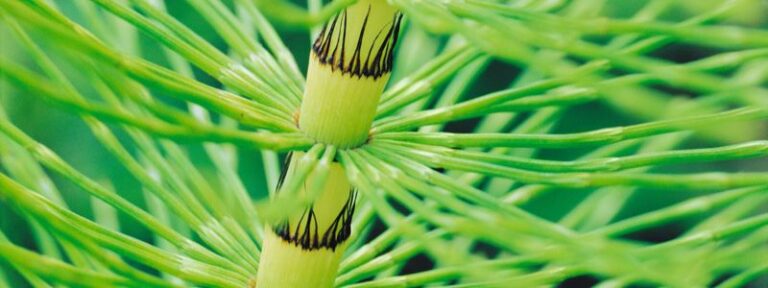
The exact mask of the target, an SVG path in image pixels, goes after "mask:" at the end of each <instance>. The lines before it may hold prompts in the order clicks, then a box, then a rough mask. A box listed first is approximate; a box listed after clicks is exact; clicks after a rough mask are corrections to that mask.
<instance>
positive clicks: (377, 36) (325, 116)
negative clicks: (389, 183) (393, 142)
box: [256, 0, 402, 288]
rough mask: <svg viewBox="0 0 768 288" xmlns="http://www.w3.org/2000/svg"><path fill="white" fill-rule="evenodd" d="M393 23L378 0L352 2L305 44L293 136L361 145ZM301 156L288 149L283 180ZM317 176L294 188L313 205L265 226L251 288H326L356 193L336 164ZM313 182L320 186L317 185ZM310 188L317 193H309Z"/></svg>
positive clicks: (381, 81)
mask: <svg viewBox="0 0 768 288" xmlns="http://www.w3.org/2000/svg"><path fill="white" fill-rule="evenodd" d="M401 21H402V16H401V14H400V13H399V12H398V11H397V10H396V9H395V8H394V7H391V6H389V5H388V4H387V3H386V0H360V1H358V2H357V3H356V4H354V5H352V6H350V7H348V8H347V9H345V10H343V11H341V12H340V13H339V14H338V15H336V16H335V17H334V18H333V19H331V20H330V21H329V22H328V23H326V24H325V26H324V27H323V28H322V30H321V32H320V34H319V35H318V37H317V39H316V40H315V42H314V44H313V45H312V52H311V56H310V60H309V68H308V72H307V85H306V90H305V92H304V99H303V101H302V104H301V110H300V111H299V114H298V115H297V116H298V125H299V129H300V130H301V131H303V132H304V133H305V134H307V135H308V136H309V137H311V138H312V139H314V140H315V141H316V142H318V143H323V144H327V145H330V146H335V147H337V148H339V149H349V148H355V147H358V146H360V145H362V144H364V143H365V142H366V141H367V139H368V133H369V130H370V128H371V123H372V122H373V118H374V116H375V113H376V105H377V104H378V103H379V98H380V96H381V94H382V91H383V90H384V86H385V85H386V83H387V80H389V76H390V72H391V70H392V63H393V57H394V56H393V51H394V49H395V46H396V44H397V38H398V32H399V30H400V24H401ZM301 155H303V153H302V152H295V153H294V155H293V156H294V157H292V159H289V160H288V161H287V162H288V166H287V169H286V170H285V171H284V174H285V175H284V180H285V181H291V178H292V177H294V175H293V174H292V172H293V171H294V170H295V166H296V165H299V161H298V159H300V158H301ZM318 174H321V173H319V172H317V171H314V172H312V173H311V174H310V175H309V177H308V178H307V180H306V183H305V185H302V188H301V189H300V191H299V193H303V194H305V195H313V194H315V193H317V195H318V196H317V197H314V198H315V199H316V200H315V201H314V202H313V203H312V204H311V205H309V206H308V207H306V209H304V210H303V211H302V212H301V213H299V214H296V215H292V216H290V217H288V219H286V220H285V221H283V222H281V223H279V224H276V225H272V227H271V229H269V230H270V231H269V232H268V233H267V235H266V236H265V239H264V247H263V249H262V257H261V263H260V266H259V272H258V275H257V281H256V284H257V285H258V287H259V288H265V287H331V286H332V285H333V282H334V279H335V277H336V272H337V269H338V266H339V262H340V259H341V256H342V255H343V253H344V250H345V248H346V247H347V245H348V241H347V239H348V238H349V235H350V234H351V224H352V216H353V214H354V210H355V202H356V198H357V192H356V191H355V190H354V188H353V187H352V186H351V185H350V183H349V181H348V180H347V178H346V176H345V173H344V170H343V168H342V167H341V165H339V164H338V163H330V165H329V169H328V170H327V174H324V175H318ZM317 178H325V179H323V180H320V179H317ZM314 181H324V182H323V184H322V185H319V186H318V185H313V184H314V183H315V182H314ZM278 186H279V184H278ZM313 186H317V187H318V188H319V191H311V190H312V187H313ZM278 190H279V188H278ZM309 198H312V197H309Z"/></svg>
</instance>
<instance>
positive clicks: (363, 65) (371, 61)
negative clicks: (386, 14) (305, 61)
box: [312, 6, 403, 79]
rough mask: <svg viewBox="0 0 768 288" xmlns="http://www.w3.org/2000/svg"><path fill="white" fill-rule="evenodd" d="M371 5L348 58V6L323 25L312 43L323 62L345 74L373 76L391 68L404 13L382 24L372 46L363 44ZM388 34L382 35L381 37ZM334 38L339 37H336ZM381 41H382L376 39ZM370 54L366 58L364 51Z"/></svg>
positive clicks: (318, 57) (378, 75)
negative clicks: (387, 24)
mask: <svg viewBox="0 0 768 288" xmlns="http://www.w3.org/2000/svg"><path fill="white" fill-rule="evenodd" d="M370 13H371V7H370V6H368V10H367V12H366V14H365V18H364V19H363V25H362V27H360V34H359V37H358V39H357V44H356V45H355V50H354V51H352V54H351V56H350V57H349V59H346V57H345V55H349V54H348V53H346V51H345V50H346V43H347V28H348V25H347V18H348V17H347V10H346V9H345V10H344V11H342V12H341V13H339V14H337V15H336V16H335V17H334V18H333V20H331V21H330V22H328V23H326V24H325V25H323V28H322V30H321V31H320V34H319V35H318V36H317V39H315V42H314V43H313V44H312V53H314V55H315V56H316V57H317V59H318V60H319V61H320V63H322V64H328V65H330V66H331V69H332V70H334V71H335V70H336V69H338V70H339V71H341V73H342V74H350V75H355V76H358V77H373V78H374V79H376V78H379V77H381V76H382V75H384V74H386V73H388V72H390V71H392V65H393V62H394V56H393V54H394V51H395V46H396V45H397V40H398V35H399V34H400V33H399V32H400V26H401V24H402V22H403V14H402V13H399V12H398V13H396V14H395V15H394V16H393V17H392V21H391V22H390V24H389V26H388V28H387V27H382V28H381V29H380V30H379V31H378V33H377V35H376V37H375V38H374V40H373V41H372V43H371V45H370V46H369V47H363V37H364V36H365V32H366V30H367V27H368V16H370ZM382 34H385V36H384V37H383V39H381V40H380V39H379V38H380V37H381V35H382ZM334 38H335V40H336V41H334ZM377 41H378V42H380V43H377ZM365 50H367V51H368V54H367V55H365V59H362V58H363V54H362V53H363V51H365Z"/></svg>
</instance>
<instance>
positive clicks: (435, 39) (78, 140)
mask: <svg viewBox="0 0 768 288" xmlns="http://www.w3.org/2000/svg"><path fill="white" fill-rule="evenodd" d="M2 1H8V0H2ZM10 1H15V0H10ZM75 1H87V0H57V1H55V2H56V3H57V5H58V6H59V7H61V8H63V9H64V10H65V11H66V12H67V14H68V15H70V17H71V18H72V19H74V20H75V21H78V22H81V23H82V22H83V17H82V15H79V14H78V13H77V12H76V10H75V9H73V7H74V2H75ZM225 2H228V1H225ZM607 2H608V3H607V4H606V5H605V9H604V10H605V11H603V14H605V15H611V16H612V17H616V18H623V17H627V16H629V15H631V14H632V12H633V11H636V10H637V9H638V7H642V5H644V3H646V2H647V1H640V0H633V1H607ZM678 2H679V3H677V4H676V5H674V8H673V9H669V10H670V11H668V12H667V13H666V14H665V15H663V17H662V19H665V20H669V21H675V22H678V21H681V20H684V19H687V18H689V17H692V16H694V15H697V14H698V13H700V12H701V11H706V10H707V9H710V8H711V7H713V5H716V4H718V2H720V0H702V1H678ZM745 2H749V1H745ZM764 2H768V1H763V3H760V1H754V5H756V6H752V5H743V7H740V9H736V10H735V11H734V13H732V15H731V16H730V18H729V20H727V21H728V22H730V23H732V24H737V25H744V26H751V27H761V28H768V24H767V23H768V8H766V7H767V6H768V5H765V3H764ZM296 3H297V4H298V5H304V2H299V1H296ZM166 5H167V8H168V11H170V13H171V14H172V15H173V16H174V17H176V18H178V19H179V20H181V21H182V22H183V23H184V24H186V25H187V26H189V27H191V28H192V29H193V30H194V31H196V32H197V33H199V34H200V35H202V36H203V37H204V38H205V39H207V40H208V41H209V42H211V43H213V44H214V45H215V46H217V47H219V48H220V49H222V50H226V49H227V47H226V45H225V43H224V41H223V40H222V39H221V38H220V37H219V36H218V35H217V34H216V33H215V31H214V30H213V29H212V28H211V27H210V26H209V25H208V24H207V23H206V21H204V19H203V18H202V17H201V16H200V15H198V14H197V13H196V12H195V10H194V9H192V8H191V7H188V6H187V4H186V3H185V1H180V0H170V1H166ZM268 16H269V15H268ZM277 29H278V31H279V33H280V35H281V36H282V38H283V40H284V41H285V42H286V44H287V46H288V47H289V48H290V49H291V50H292V51H293V53H294V55H295V57H296V59H297V62H298V63H299V65H300V66H301V68H302V70H305V68H306V63H307V60H308V55H309V47H310V43H311V41H310V36H309V34H308V31H306V30H305V29H302V28H298V27H286V26H281V25H279V23H278V25H277ZM404 33H405V34H404V36H403V42H402V43H401V46H406V45H408V46H411V47H413V46H417V47H419V49H410V50H407V51H405V50H403V49H401V51H399V56H398V61H397V62H396V64H395V67H396V71H395V73H394V74H393V78H392V81H391V82H390V83H392V82H395V81H397V79H400V78H402V77H404V76H406V75H408V74H409V73H411V72H412V71H415V70H416V69H418V68H419V67H421V66H422V65H423V64H424V63H426V62H427V61H429V60H430V59H432V57H433V55H435V53H438V52H439V51H441V50H442V49H443V48H444V47H445V45H447V43H448V38H449V37H447V36H445V35H434V34H430V33H429V32H427V31H424V30H422V29H421V28H420V27H418V26H415V25H413V24H412V23H411V25H408V26H407V29H405V30H404ZM409 35H420V36H419V37H409ZM425 36H426V37H425ZM414 39H418V40H414ZM592 40H593V41H595V42H598V43H599V42H601V41H603V42H604V41H605V39H599V38H598V39H592ZM16 41H17V40H16V39H14V35H13V34H12V33H10V31H9V30H8V29H7V27H5V26H4V25H2V24H0V54H2V55H1V56H0V57H6V58H9V59H12V60H13V61H15V62H17V63H24V64H25V65H26V66H27V67H31V68H34V65H33V63H32V61H31V60H30V59H29V58H28V55H26V53H25V51H24V50H23V48H22V47H20V45H19V44H18V43H17V42H16ZM139 41H140V48H141V54H142V55H143V57H145V58H147V59H151V60H153V61H156V62H157V63H160V64H163V65H167V62H166V60H165V59H164V58H163V56H162V55H160V51H161V50H160V49H159V48H160V46H159V45H158V44H157V43H156V42H155V41H154V40H151V39H149V38H148V37H146V36H144V35H142V36H141V37H140V38H139ZM408 41H418V43H408ZM41 44H42V45H43V48H44V49H59V48H57V47H56V46H55V45H47V44H46V43H41ZM720 52H722V51H718V50H712V49H709V48H702V47H696V46H688V45H668V46H666V47H664V48H662V49H660V50H657V51H655V52H653V53H652V55H653V56H655V57H659V58H663V59H667V60H671V61H675V62H688V61H692V60H696V59H700V58H703V57H706V56H710V55H713V54H716V53H720ZM763 64H765V65H768V63H763ZM64 67H66V69H65V72H66V73H68V75H72V76H74V79H75V81H76V82H77V81H78V78H77V75H78V69H77V67H72V66H64ZM526 68H529V67H520V66H516V65H515V64H513V63H506V62H503V61H492V62H491V63H490V64H489V65H488V66H487V68H486V69H485V71H484V72H483V73H482V74H481V75H480V76H479V77H478V79H477V80H476V81H475V83H474V84H473V85H472V87H471V88H470V89H469V91H468V93H466V95H465V96H464V98H471V97H476V96H479V95H483V94H485V93H488V92H492V91H496V90H500V89H504V88H507V87H509V86H510V85H511V84H513V83H514V81H515V80H516V77H517V76H518V75H519V74H520V73H521V71H523V70H524V69H526ZM195 72H196V77H197V78H198V79H199V80H201V81H203V82H206V83H208V84H210V85H214V86H218V87H221V85H220V84H219V83H218V82H216V81H215V80H214V79H213V78H211V77H210V76H208V75H205V74H204V73H201V72H200V71H195ZM1 77H2V75H0V78H1ZM79 81H86V80H84V79H79ZM81 86H87V85H81ZM655 88H657V89H659V91H663V92H666V93H668V94H669V95H670V97H680V98H694V97H697V95H696V94H695V93H692V92H690V91H685V90H681V89H672V88H669V87H655ZM442 89H444V87H443V88H442ZM435 92H436V95H439V94H440V93H441V92H442V91H440V90H438V91H435ZM433 101H434V100H433ZM175 104H176V105H182V103H175ZM0 106H2V108H3V109H4V110H5V111H6V112H7V113H8V114H9V117H10V119H11V120H12V122H13V123H15V124H16V125H17V126H19V127H20V128H22V130H24V131H25V132H26V133H28V134H29V135H31V136H32V137H34V138H35V139H37V140H38V141H40V142H42V143H44V144H46V145H48V146H49V147H50V148H51V149H53V150H54V151H56V152H58V154H59V155H61V156H63V157H64V159H65V160H66V161H68V162H69V163H71V164H72V165H73V166H74V167H77V168H78V169H79V170H80V171H82V172H83V173H85V174H87V175H89V176H91V177H92V178H94V179H97V180H98V181H100V182H102V183H103V184H106V185H109V186H112V187H115V188H116V189H117V191H118V192H119V193H120V194H121V195H122V196H123V197H125V198H126V199H129V200H130V201H131V202H133V203H138V205H139V206H140V207H146V205H147V204H146V199H145V198H144V193H143V192H142V191H141V187H140V185H139V184H138V182H137V181H136V180H134V179H133V178H132V177H130V176H127V175H129V173H128V172H127V171H125V169H124V168H123V167H122V166H121V165H120V163H119V162H117V161H116V160H115V159H114V158H113V157H112V156H111V155H110V154H109V153H108V152H107V151H105V149H104V148H103V147H102V146H101V145H99V144H98V142H97V141H96V140H95V138H94V137H93V136H92V135H91V133H90V131H89V129H88V128H87V127H86V126H85V125H84V123H83V122H82V120H81V119H80V118H79V117H78V116H77V115H75V114H73V113H70V112H69V111H64V110H61V109H59V108H58V107H56V106H52V105H50V104H49V103H46V102H44V101H42V100H41V99H40V98H39V97H35V96H34V95H31V94H30V92H29V91H25V90H24V89H19V87H10V86H9V85H8V83H7V82H5V81H2V80H0ZM524 118H525V116H524V115H523V116H522V117H521V118H519V119H524ZM641 121H642V119H640V118H639V117H636V115H632V113H626V112H623V111H618V110H617V109H616V107H615V106H614V105H611V103H603V102H597V103H590V104H586V105H579V106H575V107H573V108H572V109H570V110H569V112H568V113H566V114H565V115H564V117H563V118H562V119H561V120H560V121H559V122H558V124H557V126H556V128H555V130H554V133H568V132H578V131H586V130H591V129H596V128H603V127H610V126H617V125H627V124H634V123H639V122H641ZM477 124H478V120H477V119H470V120H467V121H461V122H457V123H452V124H450V125H448V126H447V128H446V129H447V130H449V131H454V132H470V131H472V130H473V129H474V128H475V127H476V125H477ZM514 124H515V123H511V125H510V127H509V128H512V127H513V126H514ZM756 127H757V128H755V130H754V131H730V132H726V133H730V134H733V135H731V136H733V137H732V138H731V139H730V140H732V141H735V140H744V139H742V138H743V137H742V135H741V134H744V135H743V136H744V137H747V138H755V137H757V138H758V139H768V129H766V127H765V126H756ZM122 136H123V137H124V136H125V135H122ZM729 138H730V137H724V139H719V140H713V139H696V140H695V141H691V142H689V143H686V144H685V145H684V146H683V147H681V148H693V147H706V146H711V145H712V143H713V142H712V141H718V142H715V143H720V144H723V143H722V142H719V141H725V142H729V141H728V140H729ZM185 146H186V147H187V149H188V150H189V151H190V154H191V155H192V157H193V159H194V161H195V163H196V164H197V167H198V168H200V169H201V170H202V171H204V172H207V173H214V168H213V166H212V164H211V163H210V161H209V160H208V159H207V158H205V157H204V156H203V155H204V153H203V151H202V148H201V145H198V144H194V143H189V144H186V145H185ZM588 151H589V149H566V150H551V151H549V150H544V151H541V153H539V154H538V157H540V158H543V159H558V160H570V159H574V158H576V157H578V156H580V155H582V154H583V153H585V152H588ZM631 152H632V151H630V153H631ZM3 156H4V155H0V160H2V157H3ZM261 161H262V160H261V155H260V153H259V152H258V151H255V150H240V157H239V163H240V174H241V177H242V179H243V181H244V183H245V185H246V187H247V188H248V191H249V193H250V194H251V196H252V198H253V199H254V200H257V199H264V198H265V197H266V195H267V191H268V190H267V184H266V180H265V177H264V173H263V171H262V164H261ZM0 169H2V168H0ZM717 170H724V171H766V170H768V161H766V160H765V159H752V160H738V161H726V162H716V163H711V164H696V165H681V166H670V167H665V168H663V169H654V171H659V172H661V171H665V172H684V171H685V172H697V171H717ZM49 175H50V177H51V178H52V179H53V181H54V182H55V183H56V185H57V186H58V188H59V189H60V191H61V193H62V194H63V196H64V200H65V201H66V202H67V204H68V205H69V207H71V209H72V210H73V211H75V212H76V213H78V214H80V215H83V216H85V217H88V218H92V217H93V213H94V209H93V200H91V198H90V197H89V196H88V194H87V193H85V192H83V191H81V190H80V189H79V188H77V187H75V186H74V185H73V184H71V183H69V182H68V181H66V180H64V179H62V178H61V177H59V176H57V175H56V174H55V173H49ZM212 178H213V177H212ZM590 191H592V190H565V189H563V190H561V191H558V192H556V193H549V194H546V195H544V196H542V197H538V198H536V199H535V200H534V201H532V202H530V203H528V204H526V205H525V206H524V208H525V209H526V210H528V211H531V212H533V213H535V214H537V215H540V216H542V217H544V218H547V219H552V220H557V219H559V218H560V217H561V216H563V215H564V214H565V213H567V212H568V211H569V210H570V209H572V208H573V207H574V206H575V205H576V204H577V203H579V202H580V201H581V200H582V199H584V198H585V197H586V196H587V195H588V193H589V192H590ZM699 193H701V192H699V191H670V190H659V191H657V190H647V191H646V190H643V191H639V192H638V193H635V194H634V195H633V196H632V198H631V199H630V200H629V202H628V203H629V204H628V205H626V206H625V207H623V208H622V209H621V212H620V214H619V215H618V218H619V219H621V218H626V217H630V216H633V215H637V214H641V213H644V212H647V211H652V210H655V209H658V208H661V207H665V206H667V205H670V204H672V203H677V202H679V201H681V200H683V199H686V198H689V197H691V196H694V195H698V194H699ZM764 209H768V207H767V208H764ZM118 215H119V218H118V221H119V224H120V229H121V230H122V231H123V232H125V233H127V234H129V235H131V236H134V237H136V238H138V239H142V240H144V241H147V242H152V241H153V240H152V237H151V236H152V235H151V234H150V233H149V232H148V231H147V230H146V229H144V228H142V227H141V226H139V225H138V224H137V223H135V222H134V221H132V220H131V219H130V218H128V217H126V216H125V215H121V214H118ZM696 220H697V219H689V220H686V221H682V222H675V223H672V224H670V225H665V226H662V227H657V228H654V229H651V230H648V231H642V232H640V233H635V234H632V235H630V237H629V238H630V239H633V240H636V241H648V242H661V241H665V240H668V239H672V238H675V237H676V236H678V235H679V234H681V233H682V232H683V231H684V229H685V228H686V227H689V226H690V225H691V224H692V223H694V221H696ZM0 229H2V231H3V232H5V233H6V234H7V235H8V236H9V237H10V238H11V241H12V242H14V243H19V244H21V245H23V246H25V247H27V248H29V249H33V250H34V249H36V248H37V247H35V244H34V241H33V239H32V235H31V234H30V227H29V223H27V222H26V221H25V220H23V218H22V217H20V215H18V214H17V212H16V211H15V210H13V209H11V208H10V207H8V206H7V205H5V204H3V203H2V202H0ZM382 229H383V226H382V224H380V223H378V224H376V228H375V229H373V231H372V235H371V236H370V237H373V236H374V235H376V234H377V233H380V231H381V230H382ZM477 249H478V251H480V252H481V253H488V254H490V255H493V254H495V253H497V252H498V250H497V249H495V248H494V247H492V246H479V247H478V248H477ZM431 265H432V263H431V261H430V260H429V259H428V258H427V257H416V258H414V259H413V260H411V262H409V263H408V264H407V265H406V267H405V268H404V271H410V272H414V271H421V270H425V269H428V268H429V267H431ZM0 267H1V268H2V269H4V270H5V271H6V274H7V275H9V277H11V278H13V279H15V280H16V281H18V282H17V283H18V287H27V284H26V283H24V282H23V281H22V280H21V277H20V276H19V275H17V274H16V273H15V272H13V271H12V270H11V269H9V268H8V266H7V265H6V263H4V262H3V261H0ZM147 269H150V268H147ZM760 281H761V282H756V283H755V285H766V286H755V287H768V279H763V280H760ZM592 283H595V279H593V278H591V277H589V276H585V277H579V278H575V279H570V280H568V281H566V282H564V283H563V285H562V286H563V287H585V286H589V285H590V284H592Z"/></svg>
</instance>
